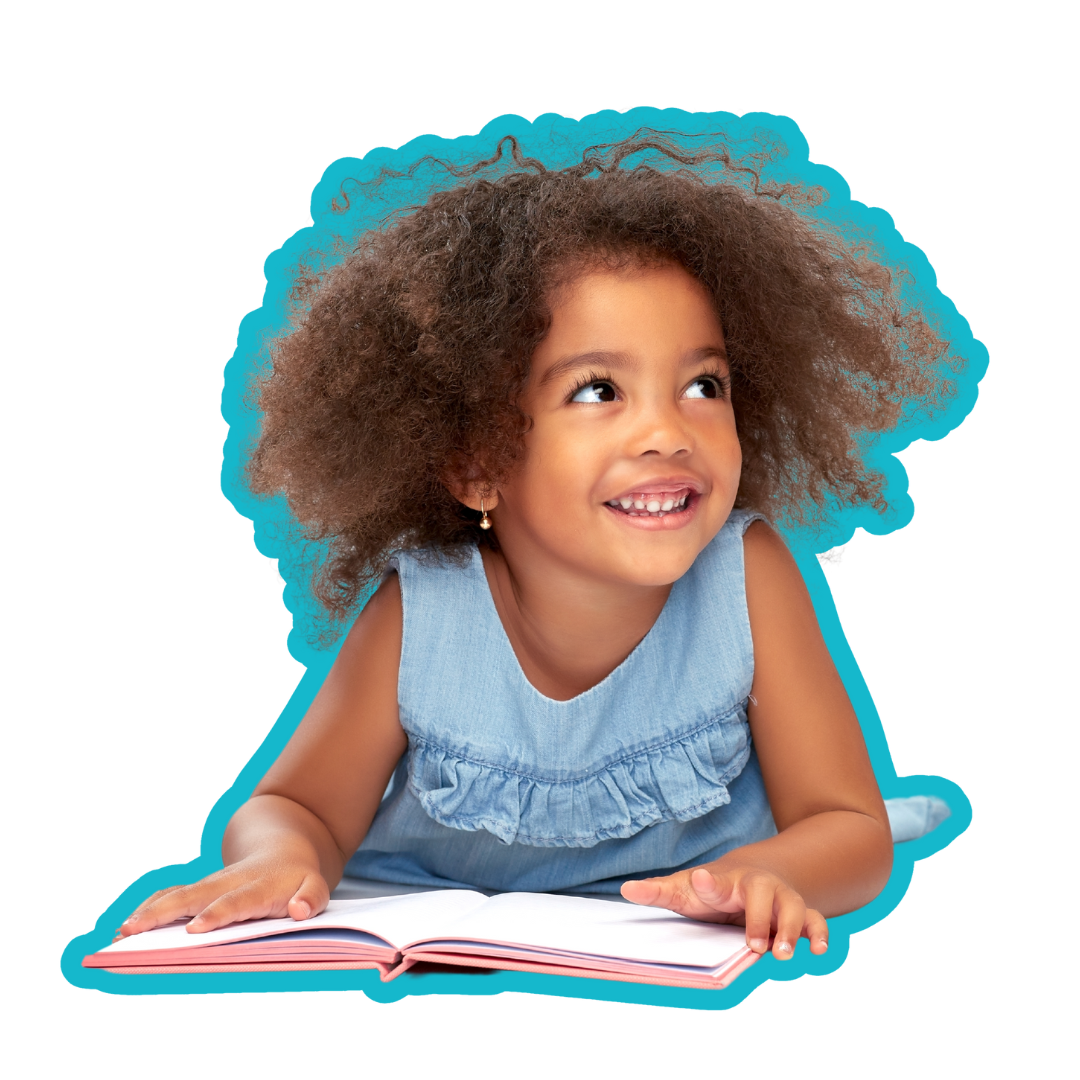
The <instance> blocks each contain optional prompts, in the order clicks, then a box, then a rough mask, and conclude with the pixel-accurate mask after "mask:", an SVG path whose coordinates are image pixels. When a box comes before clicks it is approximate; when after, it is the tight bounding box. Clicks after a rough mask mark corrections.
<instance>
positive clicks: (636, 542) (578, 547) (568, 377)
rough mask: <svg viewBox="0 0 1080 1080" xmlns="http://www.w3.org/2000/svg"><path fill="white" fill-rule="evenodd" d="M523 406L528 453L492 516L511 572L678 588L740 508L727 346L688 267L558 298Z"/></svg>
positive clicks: (635, 273)
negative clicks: (533, 569) (516, 566)
mask: <svg viewBox="0 0 1080 1080" xmlns="http://www.w3.org/2000/svg"><path fill="white" fill-rule="evenodd" d="M522 407H523V408H524V410H525V412H526V413H528V414H529V415H530V416H531V417H532V420H533V423H532V428H531V430H530V431H529V432H528V434H527V435H526V437H525V455H524V458H523V460H522V463H521V465H520V466H519V467H518V468H517V469H516V470H515V472H514V473H513V475H512V476H511V477H510V478H509V480H508V481H507V482H505V483H503V484H501V485H500V486H499V489H498V496H499V503H498V509H497V510H496V511H495V512H494V513H493V514H492V518H493V520H494V522H495V528H496V534H497V536H498V538H499V542H500V545H501V547H502V549H503V551H504V553H505V555H506V558H507V561H508V562H511V563H513V562H515V561H516V558H517V556H518V555H519V554H520V556H521V559H522V564H523V565H524V564H525V563H524V560H525V559H528V560H529V564H530V565H534V566H535V565H538V563H537V560H540V562H541V563H546V565H547V566H548V567H550V568H552V569H554V568H556V566H557V567H559V568H561V569H562V570H564V571H571V572H572V573H574V574H576V575H581V576H585V577H588V578H592V579H602V580H608V581H611V582H613V583H615V582H622V583H627V584H630V583H632V584H637V585H643V586H655V585H670V584H671V583H672V582H673V581H675V580H676V579H677V578H679V577H681V576H682V575H683V574H684V573H686V571H687V570H688V569H689V568H690V565H691V564H692V563H693V561H694V559H695V558H697V556H698V554H699V552H700V551H701V550H702V549H703V548H704V547H705V546H706V545H707V544H708V543H709V541H710V540H712V538H713V537H714V536H715V535H716V534H717V532H719V530H720V528H721V526H722V525H723V524H724V522H725V520H726V519H727V516H728V514H729V513H730V512H731V507H732V505H733V503H734V501H735V493H736V491H737V489H738V486H739V470H740V468H741V464H742V454H741V451H740V448H739V440H738V437H737V435H736V432H735V415H734V413H733V411H732V407H731V397H730V393H729V379H728V366H727V360H726V354H725V352H724V336H723V332H722V330H721V327H720V322H719V320H718V319H717V317H716V313H715V312H714V310H713V307H712V305H711V303H710V302H709V298H708V295H707V294H706V292H705V290H704V289H703V288H702V286H701V285H700V284H699V283H698V282H697V281H696V280H695V279H694V278H692V277H691V276H690V275H689V274H688V273H686V271H685V270H683V269H681V268H680V267H677V266H673V265H665V266H660V267H653V268H649V269H630V270H626V271H597V272H592V273H588V274H586V275H585V276H583V277H581V278H579V279H578V280H577V281H576V282H575V283H574V284H573V285H572V286H570V287H568V288H566V289H564V290H562V291H561V292H560V293H559V294H558V296H557V297H556V300H555V302H554V303H553V305H552V320H551V328H550V331H549V332H548V334H547V336H546V337H545V339H544V340H543V342H541V344H540V346H539V347H538V348H537V349H536V352H535V353H534V355H533V358H532V367H531V372H530V376H529V382H528V384H527V387H526V391H525V396H524V400H523V401H522Z"/></svg>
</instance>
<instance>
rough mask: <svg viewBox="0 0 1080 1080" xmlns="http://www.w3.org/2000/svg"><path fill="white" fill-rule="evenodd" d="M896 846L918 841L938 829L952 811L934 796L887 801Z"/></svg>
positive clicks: (886, 805) (916, 796)
mask: <svg viewBox="0 0 1080 1080" xmlns="http://www.w3.org/2000/svg"><path fill="white" fill-rule="evenodd" d="M885 809H886V811H887V812H888V815H889V827H890V828H891V830H892V838H893V843H894V844H902V843H904V842H905V841H907V840H918V839H919V837H920V836H925V835H926V834H927V833H928V832H932V831H933V830H934V829H936V828H937V827H938V826H939V825H940V824H941V823H942V822H943V821H944V820H945V819H946V818H947V817H949V815H950V814H951V813H952V811H951V810H950V809H949V806H948V804H947V803H946V802H945V801H944V800H942V799H939V798H937V797H936V796H934V795H909V796H908V797H907V798H906V799H886V800H885Z"/></svg>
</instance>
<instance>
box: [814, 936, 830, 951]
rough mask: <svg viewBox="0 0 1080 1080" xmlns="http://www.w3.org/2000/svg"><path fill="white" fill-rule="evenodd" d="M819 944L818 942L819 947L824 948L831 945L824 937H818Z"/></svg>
mask: <svg viewBox="0 0 1080 1080" xmlns="http://www.w3.org/2000/svg"><path fill="white" fill-rule="evenodd" d="M817 944H818V946H819V948H822V949H828V947H829V943H828V942H827V941H826V940H825V939H824V938H818V939H817Z"/></svg>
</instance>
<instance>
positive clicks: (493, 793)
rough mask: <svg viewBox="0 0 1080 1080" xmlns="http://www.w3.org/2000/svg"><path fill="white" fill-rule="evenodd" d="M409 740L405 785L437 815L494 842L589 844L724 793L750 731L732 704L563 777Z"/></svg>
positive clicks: (715, 802) (746, 749) (696, 811)
mask: <svg viewBox="0 0 1080 1080" xmlns="http://www.w3.org/2000/svg"><path fill="white" fill-rule="evenodd" d="M410 745H411V756H410V762H409V787H410V789H411V791H412V793H413V794H414V795H415V796H416V798H417V799H418V800H419V802H420V804H421V806H423V808H424V810H425V811H426V812H427V813H428V814H429V815H430V816H431V817H432V818H434V819H435V821H437V822H439V823H440V824H442V825H446V826H448V827H449V828H452V829H465V830H468V831H472V832H476V831H479V830H481V829H484V830H486V831H487V832H489V833H492V834H493V835H494V836H496V837H498V838H499V839H500V840H501V841H502V842H503V843H504V844H512V843H518V844H528V845H531V846H533V847H592V846H593V845H594V844H598V843H599V842H600V841H601V840H612V839H616V838H618V839H625V838H626V837H629V836H633V835H635V834H636V833H639V832H641V830H642V829H645V828H648V827H649V826H650V825H655V824H657V822H660V821H672V820H674V821H690V820H693V819H694V818H698V817H700V816H701V815H702V814H706V813H708V812H709V811H710V810H713V809H715V808H716V807H718V806H723V805H725V804H726V803H728V802H730V801H731V797H730V796H729V795H728V789H727V785H728V784H729V783H730V782H731V781H732V780H734V779H735V778H736V777H737V776H738V775H739V773H741V772H742V770H743V767H744V766H745V765H746V762H747V761H748V760H749V757H750V730H749V726H748V725H747V723H746V720H745V714H744V713H743V711H742V708H741V707H740V708H738V709H736V710H734V711H733V712H731V713H729V714H727V715H725V716H722V717H719V718H715V719H713V720H710V721H708V722H707V723H705V724H703V725H701V726H700V727H698V728H696V729H695V730H693V731H691V732H688V733H687V734H685V735H683V736H681V737H679V738H676V739H672V740H670V741H667V742H664V743H661V744H656V745H653V746H650V747H646V748H644V749H640V750H637V751H634V752H632V753H629V754H627V755H626V756H625V757H622V758H619V759H618V760H615V761H611V762H609V763H608V764H606V765H604V766H603V767H601V768H599V769H597V770H595V771H594V772H591V773H588V774H586V775H582V776H578V777H574V778H572V779H568V780H552V779H550V778H545V777H539V776H531V775H527V774H525V773H522V772H515V771H512V770H508V769H506V768H504V767H502V766H498V765H494V764H491V763H488V762H482V761H474V760H470V759H469V758H468V757H467V756H465V755H463V754H460V753H457V752H455V751H453V750H450V749H447V748H446V747H443V746H439V745H437V744H435V743H432V742H430V741H428V740H426V739H423V738H418V737H416V736H412V737H411V739H410ZM555 823H558V826H561V827H555V828H553V825H554V824H555Z"/></svg>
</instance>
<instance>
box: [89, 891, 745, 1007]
mask: <svg viewBox="0 0 1080 1080" xmlns="http://www.w3.org/2000/svg"><path fill="white" fill-rule="evenodd" d="M756 959H757V953H754V952H752V951H751V950H750V949H748V948H747V947H746V932H745V930H743V928H742V927H740V926H723V925H718V924H715V923H703V922H695V921H693V920H691V919H687V918H684V917H683V916H681V915H676V914H674V913H673V912H671V911H666V910H662V909H659V908H644V907H636V906H635V905H633V904H621V903H612V902H610V901H607V900H591V899H588V898H586V897H578V896H553V895H550V894H547V893H500V894H498V895H496V896H491V897H486V896H484V895H483V894H481V893H477V892H470V891H468V890H465V889H442V890H437V891H434V892H422V893H411V894H408V895H405V896H385V897H377V898H374V899H367V900H331V901H330V903H329V905H328V906H327V908H326V910H325V911H324V912H322V914H320V915H316V916H315V917H314V918H312V919H308V920H307V921H306V922H303V923H297V922H294V921H293V920H292V919H259V920H257V921H253V922H246V923H238V924H236V925H234V926H227V927H224V928H223V929H221V930H211V931H210V932H209V933H206V934H189V933H188V932H187V930H186V929H185V925H184V924H183V923H173V924H172V925H170V926H162V927H159V928H158V929H157V930H149V931H147V932H146V933H144V934H135V935H133V936H132V937H127V938H122V939H121V940H120V941H116V942H113V944H111V945H109V946H107V947H106V948H104V949H102V950H101V951H100V952H96V953H94V954H92V955H91V956H87V957H85V958H84V959H83V965H84V966H85V967H96V968H107V969H109V970H110V971H117V972H126V973H131V974H156V973H164V972H207V971H297V970H317V969H341V968H378V970H379V972H380V974H381V976H382V978H383V979H384V980H389V979H393V978H395V977H396V976H397V975H400V974H401V973H402V972H403V971H406V970H408V968H410V967H412V966H413V965H414V964H416V963H419V962H421V961H426V962H429V963H439V964H455V965H462V966H466V967H480V968H503V969H508V970H512V971H544V972H552V973H554V974H559V975H583V976H587V977H588V978H593V979H621V980H625V981H630V982H643V983H658V984H661V985H667V986H690V987H712V988H719V987H723V986H727V985H728V983H730V982H731V980H732V979H734V978H735V976H736V975H738V974H739V973H740V972H741V971H744V970H745V969H746V968H748V967H749V966H750V965H751V964H752V963H753V962H754V961H755V960H756Z"/></svg>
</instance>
